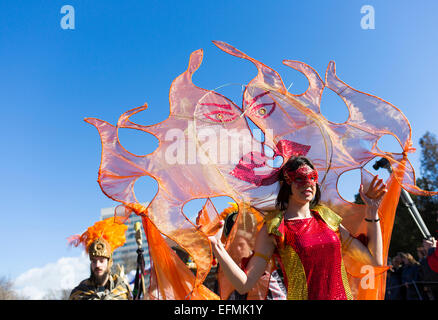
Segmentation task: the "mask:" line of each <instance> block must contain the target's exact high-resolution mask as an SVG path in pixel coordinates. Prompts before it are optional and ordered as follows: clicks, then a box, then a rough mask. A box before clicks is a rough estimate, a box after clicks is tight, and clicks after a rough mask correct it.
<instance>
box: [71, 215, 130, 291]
mask: <svg viewBox="0 0 438 320" xmlns="http://www.w3.org/2000/svg"><path fill="white" fill-rule="evenodd" d="M113 220H115V219H114V218H108V219H106V220H103V221H99V222H98V223H96V224H95V225H94V226H93V227H90V228H88V230H87V231H86V232H85V233H84V234H83V235H82V236H80V237H78V236H74V237H72V239H71V240H70V242H71V243H72V244H73V245H75V246H78V245H79V244H81V243H82V244H84V245H86V251H87V252H88V255H89V257H90V261H91V263H90V273H91V274H90V277H89V278H88V279H85V280H83V281H82V282H81V283H80V284H79V285H78V286H77V287H76V288H74V289H73V290H72V292H71V294H70V298H69V299H70V300H131V299H132V295H131V292H130V289H129V286H128V284H127V283H126V282H125V280H124V279H123V277H122V276H121V275H120V274H113V273H111V267H112V264H113V260H112V254H113V250H114V249H115V247H116V246H120V245H123V244H124V242H125V235H124V232H125V230H126V228H127V227H126V226H125V225H123V224H118V223H116V222H114V221H113ZM94 238H96V239H94ZM116 238H119V239H118V240H116ZM88 243H89V245H87V244H88ZM111 243H112V245H111Z"/></svg>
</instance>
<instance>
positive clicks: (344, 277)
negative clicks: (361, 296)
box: [341, 258, 353, 300]
mask: <svg viewBox="0 0 438 320" xmlns="http://www.w3.org/2000/svg"><path fill="white" fill-rule="evenodd" d="M341 275H342V283H343V284H344V289H345V295H346V296H347V300H353V294H352V293H351V289H350V284H349V283H348V276H347V271H346V270H345V265H344V259H342V258H341Z"/></svg>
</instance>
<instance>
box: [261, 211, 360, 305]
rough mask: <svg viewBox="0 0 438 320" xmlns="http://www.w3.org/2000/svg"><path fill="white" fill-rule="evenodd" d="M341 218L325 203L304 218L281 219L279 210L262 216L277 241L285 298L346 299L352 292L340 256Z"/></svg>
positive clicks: (281, 214) (277, 253) (277, 256)
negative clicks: (325, 205) (285, 292)
mask: <svg viewBox="0 0 438 320" xmlns="http://www.w3.org/2000/svg"><path fill="white" fill-rule="evenodd" d="M341 220H342V218H341V217H339V216H338V215H337V214H335V213H334V212H333V211H331V210H330V209H328V208H326V207H322V206H320V207H317V208H315V210H312V217H311V218H307V219H292V220H286V221H285V220H284V219H283V213H282V212H273V213H271V214H269V215H267V216H266V218H265V222H266V225H267V229H268V233H270V234H273V235H274V236H275V238H276V241H277V249H276V252H275V254H274V257H276V258H277V261H279V262H280V265H281V267H282V269H283V275H284V278H285V285H286V287H287V298H288V299H289V300H307V299H308V300H350V299H352V298H353V297H352V294H351V291H350V287H349V284H348V280H347V273H346V271H345V267H344V263H343V260H342V248H341V241H340V236H339V224H340V222H341Z"/></svg>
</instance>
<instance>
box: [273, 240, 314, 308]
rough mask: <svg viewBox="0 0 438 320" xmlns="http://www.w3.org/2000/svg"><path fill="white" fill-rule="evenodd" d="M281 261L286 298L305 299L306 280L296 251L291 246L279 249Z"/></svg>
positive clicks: (306, 294) (306, 293) (306, 296)
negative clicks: (284, 274)
mask: <svg viewBox="0 0 438 320" xmlns="http://www.w3.org/2000/svg"><path fill="white" fill-rule="evenodd" d="M279 254H280V257H281V261H282V262H283V266H284V270H285V272H286V279H287V299H288V300H307V299H308V291H307V280H306V272H305V271H304V267H303V264H302V263H301V260H300V257H299V256H298V253H296V252H295V250H294V249H293V248H292V247H291V246H289V245H288V246H285V248H283V249H280V250H279Z"/></svg>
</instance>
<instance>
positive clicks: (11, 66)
mask: <svg viewBox="0 0 438 320" xmlns="http://www.w3.org/2000/svg"><path fill="white" fill-rule="evenodd" d="M64 5H71V6H73V8H74V10H75V29H74V30H64V29H62V28H61V24H60V22H61V19H62V17H63V16H64V15H65V14H63V13H61V12H60V11H61V7H62V6H64ZM364 5H371V6H373V8H374V10H375V29H372V30H365V29H363V28H361V19H362V17H363V16H364V14H363V13H361V8H362V6H364ZM437 12H438V2H436V1H434V0H430V1H418V2H413V1H408V0H386V1H372V0H363V1H359V0H355V1H347V0H343V1H339V0H330V1H323V0H309V1H294V0H287V1H270V2H268V1H258V0H251V1H246V0H245V1H244V0H242V1H165V0H160V1H152V0H149V1H132V0H129V1H128V0H127V1H98V0H94V1H79V0H69V1H67V0H65V1H64V0H63V1H58V0H52V1H6V0H3V1H1V2H0V70H1V75H2V76H1V77H0V106H1V111H2V112H1V116H2V125H1V127H0V133H1V137H2V138H1V141H2V146H3V147H2V149H3V152H2V157H1V158H0V168H1V169H0V170H1V171H0V172H1V177H2V181H3V183H2V184H1V185H0V194H1V200H2V202H1V203H2V210H1V223H0V257H1V263H0V277H1V276H7V277H10V278H16V277H18V276H19V275H20V274H23V273H24V272H26V271H27V270H29V269H31V268H42V267H43V266H45V265H47V264H49V263H55V262H56V261H59V259H60V258H62V257H78V256H80V254H81V250H80V249H76V248H75V249H72V248H69V247H68V246H67V241H66V238H67V237H68V236H70V235H73V234H78V233H82V232H83V231H84V230H85V229H86V228H87V227H88V226H90V225H92V224H93V223H94V222H95V221H96V220H97V219H98V218H99V213H100V209H101V208H103V207H111V206H114V205H115V203H114V202H113V201H112V200H110V199H108V198H106V196H105V195H104V194H103V193H102V192H101V190H100V188H99V186H98V184H97V181H96V180H97V171H98V166H99V162H100V139H99V136H98V134H97V131H96V129H95V128H93V127H92V126H90V125H88V124H87V123H85V122H84V121H83V119H84V118H85V117H96V118H100V119H103V120H106V121H108V122H110V123H113V124H114V123H116V121H117V119H118V117H119V115H121V114H122V113H123V112H124V111H126V110H128V109H130V108H134V107H137V106H140V105H143V104H144V103H145V102H147V103H148V105H149V109H148V110H146V111H145V112H143V114H141V115H138V116H136V118H135V120H136V121H138V122H140V123H142V124H153V123H156V122H159V121H162V120H164V119H165V118H167V116H168V113H169V104H168V90H169V87H170V84H171V82H172V80H173V79H174V78H175V77H177V76H178V75H179V74H181V73H182V72H183V71H185V69H186V67H187V63H188V58H189V55H190V53H191V52H192V51H194V50H197V49H199V48H203V49H204V61H203V64H202V66H201V68H200V69H199V70H198V72H197V73H196V75H195V77H194V82H195V83H196V84H197V85H198V86H200V87H203V88H207V89H214V88H216V87H218V86H220V85H223V84H225V83H247V81H248V80H250V79H252V77H253V76H254V75H255V73H256V69H255V68H254V67H253V66H252V65H251V63H249V62H247V61H243V60H240V59H237V58H234V57H232V56H229V55H227V54H225V53H223V52H222V51H220V50H219V49H218V48H216V47H215V46H214V45H213V44H212V42H211V40H222V41H225V42H228V43H230V44H231V45H234V46H236V47H237V48H239V49H240V50H242V51H243V52H245V53H247V54H248V55H250V56H252V57H254V58H256V59H258V60H260V61H262V62H264V63H265V64H266V65H268V66H271V67H273V68H274V69H276V70H277V71H278V72H279V73H280V74H281V75H282V77H283V80H284V82H285V84H286V85H287V86H288V85H289V84H290V83H293V84H292V87H291V89H290V91H291V92H292V93H301V92H303V91H304V90H305V88H306V85H307V82H306V80H305V78H304V77H303V76H302V75H301V74H299V73H298V72H295V71H293V70H292V69H290V68H288V67H286V66H284V65H283V64H282V60H283V59H291V60H300V61H303V62H306V63H307V64H309V65H311V66H312V67H313V68H315V69H316V70H317V71H318V72H319V73H320V75H321V76H323V75H324V72H325V70H326V67H327V64H328V63H329V61H330V60H334V61H335V62H336V65H337V73H338V75H339V77H340V78H341V79H342V80H343V81H345V82H346V83H347V84H349V85H350V86H352V87H353V88H355V89H358V90H361V91H364V92H367V93H370V94H374V95H377V96H379V97H381V98H383V99H385V100H387V101H389V102H391V103H392V104H394V105H395V106H397V107H399V108H400V109H401V110H402V111H403V113H404V114H405V115H406V116H407V118H408V119H409V121H410V123H411V125H412V129H413V139H412V140H413V142H414V147H417V148H418V149H419V145H418V140H419V138H420V137H421V136H422V135H423V134H424V133H425V132H426V131H427V130H429V131H431V132H433V133H435V134H437V133H438V129H437V126H436V122H437V119H438V109H437V99H438V93H437V92H438V91H437V89H436V81H435V79H436V73H437V71H438V62H437V57H438V41H437V33H436V31H437V30H438V19H437V16H436V15H437ZM324 99H326V100H327V101H333V102H331V104H330V106H331V108H328V107H327V105H329V104H324V101H325V100H324ZM321 108H322V112H323V114H325V115H326V116H327V118H328V119H332V120H334V121H336V120H337V119H342V117H343V116H345V111H346V109H345V106H343V105H342V104H341V103H340V102H339V101H336V99H333V97H330V96H328V97H327V98H324V96H323V105H322V107H321ZM121 142H122V144H123V145H124V146H125V147H126V148H127V149H129V150H130V151H132V152H133V153H137V154H146V153H149V152H152V151H153V150H154V149H155V148H156V147H157V141H156V140H155V138H153V137H151V136H148V135H146V134H135V135H134V134H132V133H128V132H127V133H122V135H121ZM390 151H395V150H390ZM410 159H411V161H412V163H413V165H414V167H415V169H416V170H417V171H418V173H419V152H417V153H416V154H413V155H411V156H410ZM142 184H143V185H142ZM346 186H347V187H346V188H344V189H345V190H341V192H345V196H346V197H347V198H350V199H351V197H352V195H353V194H354V193H356V192H357V191H356V190H357V189H356V187H358V185H354V187H351V184H346ZM352 190H354V192H352ZM155 192H156V184H155V183H154V182H152V181H148V180H147V179H146V181H144V182H141V183H140V185H139V191H138V192H137V194H138V197H139V199H140V200H141V201H150V200H151V199H152V197H153V196H154V194H155Z"/></svg>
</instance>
